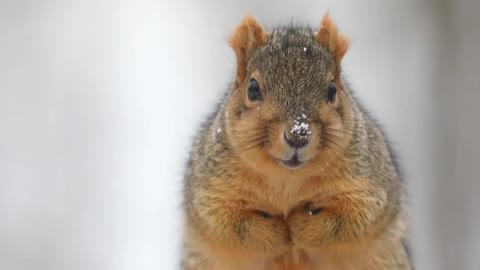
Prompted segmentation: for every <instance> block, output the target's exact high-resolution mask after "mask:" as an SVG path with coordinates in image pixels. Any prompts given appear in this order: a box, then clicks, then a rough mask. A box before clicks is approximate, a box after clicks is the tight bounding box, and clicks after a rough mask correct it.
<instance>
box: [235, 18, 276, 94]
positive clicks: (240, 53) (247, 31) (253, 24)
mask: <svg viewBox="0 0 480 270" xmlns="http://www.w3.org/2000/svg"><path fill="white" fill-rule="evenodd" d="M266 41H267V33H266V32H265V31H264V30H263V29H262V27H261V26H260V25H259V24H258V23H257V21H255V19H254V18H253V17H252V16H250V15H247V16H245V18H244V19H243V21H242V23H241V24H240V25H239V26H238V27H237V29H236V30H235V32H234V33H233V35H232V37H231V38H230V46H231V47H232V48H233V50H234V51H235V54H236V56H237V78H236V84H237V85H239V84H241V82H242V81H243V80H245V76H246V73H247V64H248V60H249V59H250V57H251V56H252V52H253V51H254V50H255V49H256V48H258V47H260V46H262V45H264V44H265V42H266Z"/></svg>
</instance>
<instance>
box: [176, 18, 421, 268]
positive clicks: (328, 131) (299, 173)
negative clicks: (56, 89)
mask: <svg viewBox="0 0 480 270" xmlns="http://www.w3.org/2000/svg"><path fill="white" fill-rule="evenodd" d="M348 44H349V42H348V40H347V39H346V38H345V37H344V36H342V35H340V34H339V33H338V32H337V27H336V25H335V24H334V23H333V22H332V20H331V19H330V17H329V16H328V14H327V15H325V16H324V18H323V20H322V23H321V27H320V28H319V29H318V30H314V29H311V28H305V27H296V26H287V27H280V28H275V29H273V30H271V31H269V32H266V31H265V30H263V28H262V27H261V26H260V25H259V24H258V23H257V22H256V21H255V19H254V18H252V17H251V16H246V17H245V19H244V20H243V22H242V23H241V24H240V25H239V26H238V28H237V29H236V31H235V32H234V34H233V36H232V38H231V40H230V45H231V47H232V48H233V50H234V51H235V54H236V60H237V72H236V76H235V80H234V82H233V83H232V86H231V88H230V89H229V91H227V93H226V95H225V96H224V98H223V99H222V101H221V102H220V104H219V106H218V108H217V110H216V112H215V113H214V114H213V115H212V116H211V117H210V118H209V119H208V121H207V122H206V124H205V125H204V126H203V128H202V130H201V132H200V134H199V137H198V138H197V140H196V142H195V143H194V146H193V151H192V153H191V157H190V160H189V162H188V164H187V170H186V173H185V182H184V194H183V196H184V201H183V207H184V214H185V232H184V245H183V258H182V269H184V270H207V269H208V270H210V269H214V270H233V269H238V270H240V269H242V270H250V269H262V270H263V269H265V270H267V269H268V270H273V269H278V270H280V269H284V270H287V269H288V270H293V269H302V270H308V269H312V270H313V269H331V270H336V269H364V270H367V269H368V270H380V269H382V270H383V269H389V270H394V269H396V270H400V269H402V270H406V269H413V267H412V265H411V261H410V256H409V252H408V247H407V245H406V240H407V236H406V235H407V230H406V221H405V219H406V217H405V207H404V200H405V192H404V188H403V183H402V180H401V177H400V174H399V171H398V168H397V166H396V163H395V160H394V159H393V158H392V153H391V150H390V149H389V146H388V144H387V142H386V139H385V136H384V135H383V133H382V131H381V130H380V128H379V127H378V126H377V124H376V123H375V122H374V121H373V120H372V119H371V118H370V117H369V116H368V114H367V113H366V112H365V111H364V109H363V108H362V107H361V105H360V104H359V103H358V101H357V100H356V99H355V98H354V96H353V94H352V92H351V89H350V88H349V86H348V84H347V83H346V82H345V80H344V79H343V77H342V73H341V60H342V57H343V56H344V55H345V53H346V51H347V48H348Z"/></svg>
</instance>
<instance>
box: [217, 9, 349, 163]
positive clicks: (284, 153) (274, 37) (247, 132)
mask: <svg viewBox="0 0 480 270" xmlns="http://www.w3.org/2000/svg"><path fill="white" fill-rule="evenodd" d="M231 45H232V47H233V48H234V50H235V52H236V54H237V65H238V67H237V78H236V82H235V87H234V89H233V91H232V93H231V95H230V96H229V97H228V98H229V102H228V103H227V104H228V105H227V109H226V114H227V116H226V120H225V122H226V126H227V132H228V137H229V140H230V143H231V145H232V148H233V149H234V151H236V152H237V153H238V154H239V156H240V157H241V158H242V159H244V160H245V161H247V162H249V163H250V164H252V165H254V166H277V167H280V168H284V169H287V170H296V169H301V168H304V167H308V164H309V163H311V162H310V161H312V160H315V159H324V160H328V158H329V157H331V156H332V155H334V154H335V153H338V152H340V151H342V150H343V147H345V146H346V143H347V140H348V136H347V135H348V134H349V131H348V130H349V123H350V122H351V121H349V119H350V118H349V117H350V116H351V113H349V110H348V108H349V106H348V99H347V94H348V93H346V92H345V91H344V89H343V86H342V81H341V79H340V60H341V57H343V55H344V53H345V51H346V48H347V46H348V42H347V41H346V39H345V38H343V37H341V36H339V35H338V34H337V32H336V27H335V25H334V24H333V23H332V22H331V21H330V19H329V18H328V16H326V17H325V18H324V20H323V22H322V27H321V28H320V30H319V31H317V32H316V31H314V30H312V29H308V28H294V27H291V28H280V29H275V30H273V31H272V32H270V33H267V32H265V31H263V29H262V28H261V27H260V26H259V25H258V24H257V23H256V22H255V21H254V20H253V18H250V17H247V18H246V19H245V20H244V22H243V23H242V24H241V25H240V26H239V28H237V31H236V33H235V34H234V36H233V38H232V40H231ZM315 163H316V164H318V163H317V162H315Z"/></svg>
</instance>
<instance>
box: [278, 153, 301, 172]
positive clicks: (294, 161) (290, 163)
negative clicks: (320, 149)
mask: <svg viewBox="0 0 480 270" xmlns="http://www.w3.org/2000/svg"><path fill="white" fill-rule="evenodd" d="M282 164H283V165H285V166H286V167H288V168H290V169H296V168H298V167H300V166H301V165H302V164H303V161H300V160H298V157H297V155H296V154H295V155H294V156H293V157H292V158H291V159H289V160H282Z"/></svg>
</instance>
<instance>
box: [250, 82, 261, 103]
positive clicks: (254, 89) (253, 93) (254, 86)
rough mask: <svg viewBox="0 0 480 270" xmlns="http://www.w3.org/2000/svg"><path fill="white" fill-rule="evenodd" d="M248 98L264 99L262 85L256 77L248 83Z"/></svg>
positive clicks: (251, 99)
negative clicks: (261, 90)
mask: <svg viewBox="0 0 480 270" xmlns="http://www.w3.org/2000/svg"><path fill="white" fill-rule="evenodd" d="M248 99H249V100H250V101H259V100H262V93H261V92H260V86H259V85H258V82H257V81H256V80H255V79H251V80H250V83H249V84H248Z"/></svg>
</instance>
